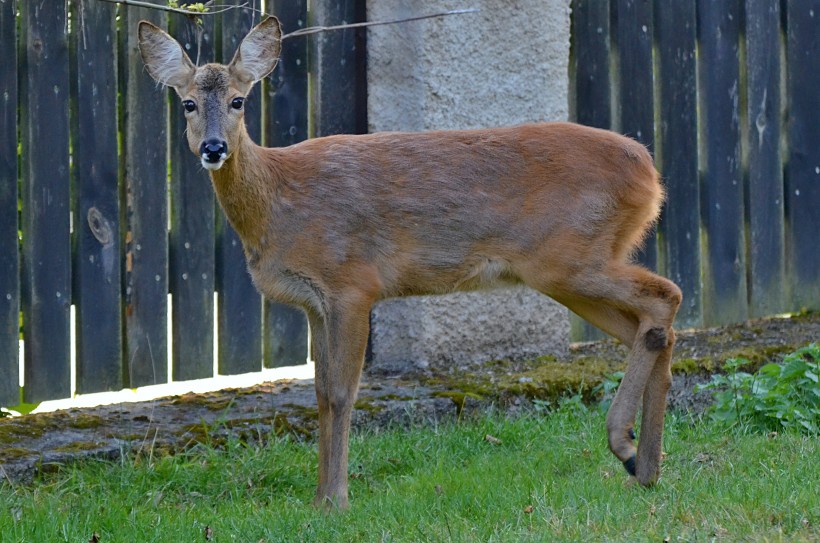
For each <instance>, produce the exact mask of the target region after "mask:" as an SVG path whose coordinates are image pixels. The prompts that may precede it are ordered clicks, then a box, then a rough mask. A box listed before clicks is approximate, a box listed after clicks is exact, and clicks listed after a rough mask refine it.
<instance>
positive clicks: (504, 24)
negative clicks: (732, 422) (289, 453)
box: [367, 0, 570, 371]
mask: <svg viewBox="0 0 820 543" xmlns="http://www.w3.org/2000/svg"><path fill="white" fill-rule="evenodd" d="M463 8H478V9H480V12H478V13H468V14H461V15H452V16H448V17H444V18H438V19H430V20H423V21H415V22H408V23H403V24H399V25H388V26H377V27H371V28H370V30H369V33H368V45H367V48H368V122H369V129H370V131H371V132H378V131H388V130H403V131H411V130H412V131H424V130H438V129H462V128H485V127H494V126H509V125H515V124H520V123H524V122H532V121H545V120H566V119H567V116H568V85H569V83H568V81H569V79H568V61H569V31H570V20H569V12H570V10H569V0H518V1H515V0H514V1H507V0H468V1H465V0H437V1H430V2H407V1H399V0H372V1H370V2H368V13H367V16H368V20H370V21H381V20H392V19H400V18H404V17H412V16H414V15H419V14H425V13H435V12H440V11H447V10H452V9H463ZM568 343H569V318H568V314H567V311H566V309H565V308H563V307H562V306H560V305H558V304H556V303H555V302H553V301H552V300H551V299H549V298H547V297H546V296H543V295H541V294H539V293H536V292H534V291H532V290H529V289H526V288H524V287H516V288H509V289H498V290H493V291H485V292H475V293H457V294H451V295H446V296H430V297H415V298H403V299H396V300H388V301H385V302H382V303H380V304H378V305H377V306H376V308H375V309H374V312H373V330H372V360H371V365H372V366H373V367H375V368H378V369H384V370H385V371H394V370H399V369H401V368H405V367H407V366H408V365H411V366H413V367H417V368H427V367H431V366H432V367H435V366H437V365H449V364H457V365H462V364H470V363H476V362H483V361H487V360H492V359H497V358H522V357H533V356H538V355H542V354H561V353H563V352H565V351H566V349H567V346H568Z"/></svg>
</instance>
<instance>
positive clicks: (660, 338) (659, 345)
mask: <svg viewBox="0 0 820 543" xmlns="http://www.w3.org/2000/svg"><path fill="white" fill-rule="evenodd" d="M668 341H669V338H668V336H667V335H666V328H663V327H660V326H655V327H653V328H650V329H649V330H647V331H646V335H644V342H645V344H646V348H647V349H648V350H650V351H662V350H663V349H665V348H666V345H667V343H668Z"/></svg>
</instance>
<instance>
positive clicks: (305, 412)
mask: <svg viewBox="0 0 820 543" xmlns="http://www.w3.org/2000/svg"><path fill="white" fill-rule="evenodd" d="M819 340H820V313H809V314H803V315H799V316H795V317H791V318H774V319H764V320H754V321H749V322H746V323H744V324H739V325H733V326H727V327H722V328H712V329H706V330H686V331H681V332H679V333H678V344H677V348H676V352H675V356H674V359H673V373H674V376H675V378H674V384H673V388H672V390H671V392H670V409H678V410H688V411H695V412H698V411H701V410H702V409H703V408H704V407H705V406H706V405H708V403H709V400H710V398H709V396H707V395H705V394H703V393H701V394H695V393H694V392H693V388H694V386H695V385H696V384H697V383H702V382H705V381H707V380H708V379H709V376H710V375H711V374H712V373H713V372H715V371H720V368H721V367H722V363H723V362H724V361H725V360H727V359H729V358H734V357H743V358H747V359H749V360H751V361H752V363H753V365H757V366H759V365H762V364H764V363H767V362H770V361H775V362H776V361H778V360H780V359H781V358H782V356H783V355H784V354H787V353H789V352H791V351H793V350H795V349H797V348H799V347H801V346H803V345H806V344H808V343H810V342H813V341H819ZM626 354H627V352H626V349H625V348H624V347H623V346H621V345H619V344H618V343H616V342H614V341H601V342H594V343H585V344H578V345H574V346H573V347H572V348H571V349H570V352H569V353H568V355H567V356H565V357H561V358H560V359H557V358H554V357H543V358H539V359H536V360H524V361H503V360H502V361H491V362H488V363H486V364H482V365H479V366H471V367H435V366H434V367H432V368H430V369H429V370H428V371H426V372H425V373H414V374H401V375H384V374H378V373H374V372H370V371H366V372H365V375H364V376H363V378H362V384H361V387H360V392H359V399H358V401H357V403H356V410H355V412H354V417H353V419H354V420H353V424H354V427H356V428H364V427H368V426H376V427H384V426H386V425H410V424H423V423H426V422H429V421H433V420H442V419H447V418H454V417H464V416H469V415H470V413H474V412H477V411H480V410H483V409H486V408H488V407H490V406H492V407H494V408H496V409H503V410H506V411H507V412H510V413H511V414H512V413H517V412H521V411H523V410H526V409H528V408H529V407H530V406H532V404H533V402H534V401H540V402H545V403H549V402H551V401H554V400H556V399H557V398H560V397H561V396H564V395H567V394H575V393H580V394H582V395H583V396H584V398H585V399H589V400H595V399H598V398H600V394H599V393H598V392H597V389H596V386H597V385H598V384H600V383H601V381H602V380H604V379H605V378H607V376H609V375H611V374H612V373H613V372H615V371H618V370H620V369H623V367H624V360H625V358H626ZM542 405H543V404H542ZM602 424H603V421H602ZM602 427H603V426H602ZM284 433H288V434H291V435H294V436H297V437H298V438H299V439H307V440H312V439H314V438H315V434H316V399H315V397H314V392H313V381H312V380H306V381H282V382H276V383H264V384H261V385H258V386H255V387H252V388H247V389H228V390H222V391H219V392H213V393H207V394H187V395H183V396H179V397H173V398H163V399H158V400H154V401H150V402H142V403H131V404H118V405H110V406H102V407H95V408H88V409H73V410H68V411H62V412H56V413H45V414H37V415H27V416H23V417H15V418H4V419H0V479H7V480H9V481H11V482H15V483H17V482H25V481H29V480H31V479H32V478H33V477H35V476H37V475H38V474H41V473H48V472H51V471H55V470H58V469H59V468H60V467H61V466H64V465H65V464H66V463H70V462H73V461H76V460H78V459H81V458H87V457H90V456H93V457H99V458H111V459H115V458H118V457H120V456H122V455H124V454H130V455H146V456H148V455H153V456H157V455H164V454H173V453H175V452H178V451H182V450H186V449H188V448H190V447H192V446H195V445H196V444H198V443H209V444H212V445H216V446H219V445H220V444H222V443H224V442H225V441H226V440H228V439H232V438H238V439H242V440H245V441H248V442H251V443H265V442H266V441H267V440H268V439H269V438H270V437H271V436H272V435H281V434H284Z"/></svg>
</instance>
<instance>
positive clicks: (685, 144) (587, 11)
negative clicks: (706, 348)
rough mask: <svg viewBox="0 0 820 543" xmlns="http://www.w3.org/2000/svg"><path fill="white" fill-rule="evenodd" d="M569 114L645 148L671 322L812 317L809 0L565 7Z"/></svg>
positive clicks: (816, 275) (819, 163)
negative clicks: (674, 314)
mask: <svg viewBox="0 0 820 543" xmlns="http://www.w3.org/2000/svg"><path fill="white" fill-rule="evenodd" d="M572 8H573V42H572V54H573V62H572V66H573V70H574V74H573V77H572V80H573V83H574V87H573V89H572V92H571V96H572V100H573V102H574V103H573V104H572V110H573V112H574V117H575V119H576V120H577V121H578V122H581V123H584V124H589V125H593V126H599V127H604V128H611V129H613V130H615V131H618V132H621V133H624V134H629V135H631V136H632V137H635V138H636V139H638V140H640V141H642V142H643V143H645V144H646V145H648V146H649V147H650V149H651V150H652V151H653V152H654V155H655V159H656V163H657V165H658V168H659V170H660V171H661V173H662V175H663V178H664V181H665V184H666V188H667V193H668V203H667V205H666V207H665V208H664V210H663V216H662V219H661V221H660V224H659V227H658V230H657V234H656V235H655V236H653V237H652V238H651V239H650V240H649V242H648V244H647V247H646V250H645V251H644V252H643V253H642V254H641V255H639V256H640V259H641V260H642V261H643V262H644V263H646V264H647V265H648V266H650V267H652V268H656V269H658V270H659V271H660V272H661V273H662V274H664V275H666V276H667V277H669V278H670V279H672V280H674V281H675V282H676V283H677V284H678V285H680V286H681V288H682V289H683V291H684V305H683V307H682V308H681V311H680V314H679V319H678V322H679V324H680V325H682V326H713V325H720V324H726V323H732V322H738V321H742V320H745V319H747V318H749V317H758V316H764V315H772V314H776V313H781V312H785V311H799V310H801V309H804V308H809V309H818V307H820V243H818V241H817V239H818V238H817V235H818V232H820V101H818V92H817V89H818V88H820V1H816V0H788V1H785V0H784V1H782V2H780V1H778V0H745V1H743V0H697V1H695V0H687V1H678V0H675V1H667V0H655V1H653V0H573V2H572Z"/></svg>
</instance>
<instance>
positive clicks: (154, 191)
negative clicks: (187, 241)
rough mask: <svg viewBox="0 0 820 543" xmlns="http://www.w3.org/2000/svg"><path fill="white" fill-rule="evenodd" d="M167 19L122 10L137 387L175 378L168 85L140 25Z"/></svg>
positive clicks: (128, 284)
mask: <svg viewBox="0 0 820 543" xmlns="http://www.w3.org/2000/svg"><path fill="white" fill-rule="evenodd" d="M141 19H147V20H150V21H152V22H154V23H155V24H158V25H160V26H164V25H165V15H164V14H163V13H161V12H160V11H158V10H155V9H146V8H136V7H134V6H130V7H129V8H128V9H126V10H124V12H122V13H121V15H120V29H121V32H120V35H121V37H122V39H123V42H122V48H123V52H122V54H121V55H120V58H121V59H122V61H123V63H122V65H121V66H122V67H123V70H122V72H121V75H122V81H121V83H120V89H121V90H122V91H123V93H124V94H125V96H124V108H123V116H122V121H123V127H122V130H121V132H122V137H123V148H124V150H125V155H124V162H123V164H122V167H123V169H124V173H123V175H124V179H125V183H126V191H127V194H126V197H127V204H128V208H127V210H126V218H127V221H128V222H127V232H126V236H125V244H126V246H125V251H126V255H125V327H126V356H127V360H128V382H129V386H131V387H139V386H146V385H153V384H157V383H164V382H167V380H168V352H167V350H168V337H167V336H168V333H167V326H168V228H167V224H168V204H167V193H168V187H167V178H168V166H167V159H168V151H167V148H166V144H165V141H166V137H167V129H166V124H167V104H168V95H167V91H166V90H165V89H163V88H160V87H158V86H157V84H156V83H155V82H154V81H153V79H151V77H150V76H149V75H148V73H147V72H146V71H145V68H144V67H143V64H142V59H141V58H140V54H139V48H138V37H137V24H138V23H139V21H140V20H141Z"/></svg>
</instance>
